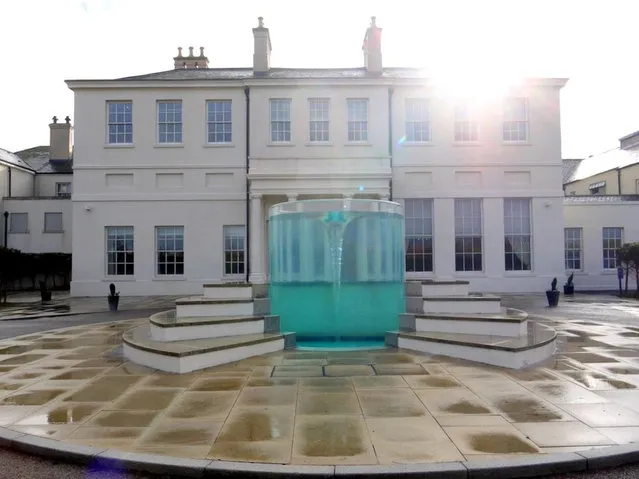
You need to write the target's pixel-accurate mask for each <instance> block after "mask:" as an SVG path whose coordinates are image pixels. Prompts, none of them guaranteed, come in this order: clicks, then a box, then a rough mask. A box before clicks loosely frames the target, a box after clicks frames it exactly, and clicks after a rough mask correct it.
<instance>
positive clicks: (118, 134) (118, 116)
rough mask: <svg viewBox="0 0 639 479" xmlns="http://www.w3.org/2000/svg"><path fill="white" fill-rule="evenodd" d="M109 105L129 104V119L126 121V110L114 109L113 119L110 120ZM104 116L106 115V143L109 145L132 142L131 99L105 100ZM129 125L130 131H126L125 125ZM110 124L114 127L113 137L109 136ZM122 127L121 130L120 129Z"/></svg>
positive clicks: (130, 143)
mask: <svg viewBox="0 0 639 479" xmlns="http://www.w3.org/2000/svg"><path fill="white" fill-rule="evenodd" d="M111 105H123V106H125V107H126V105H128V106H129V111H128V115H130V116H131V118H130V121H127V118H126V116H127V112H126V111H115V112H114V113H113V114H114V115H115V119H114V121H111ZM106 110H107V111H106V116H107V122H106V124H107V131H106V135H107V143H108V144H110V145H132V144H133V102H132V101H131V100H107V102H106ZM127 125H128V126H129V127H130V132H127V131H126V126H127ZM111 126H114V127H115V131H114V133H113V134H114V135H115V136H114V137H113V138H112V137H111ZM122 129H123V130H122Z"/></svg>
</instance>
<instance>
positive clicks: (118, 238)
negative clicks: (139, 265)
mask: <svg viewBox="0 0 639 479" xmlns="http://www.w3.org/2000/svg"><path fill="white" fill-rule="evenodd" d="M106 237H107V247H106V263H107V275H109V276H132V275H133V271H134V270H133V260H134V253H133V226H107V227H106Z"/></svg>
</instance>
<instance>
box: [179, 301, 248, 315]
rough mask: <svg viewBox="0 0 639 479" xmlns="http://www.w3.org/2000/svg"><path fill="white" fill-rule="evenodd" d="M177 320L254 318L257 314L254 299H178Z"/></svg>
mask: <svg viewBox="0 0 639 479" xmlns="http://www.w3.org/2000/svg"><path fill="white" fill-rule="evenodd" d="M175 311H176V313H175V314H176V316H177V318H195V317H211V316H253V315H255V314H259V313H256V311H255V305H254V304H253V300H252V299H245V298H227V299H210V298H204V297H202V296H193V297H190V298H182V299H178V300H177V301H176V302H175Z"/></svg>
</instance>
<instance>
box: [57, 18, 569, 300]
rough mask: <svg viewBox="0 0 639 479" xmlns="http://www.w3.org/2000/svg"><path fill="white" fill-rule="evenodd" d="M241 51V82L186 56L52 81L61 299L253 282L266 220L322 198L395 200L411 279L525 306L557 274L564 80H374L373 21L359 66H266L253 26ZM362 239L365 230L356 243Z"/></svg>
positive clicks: (386, 72) (265, 45) (385, 75)
mask: <svg viewBox="0 0 639 479" xmlns="http://www.w3.org/2000/svg"><path fill="white" fill-rule="evenodd" d="M253 35H254V54H253V66H252V67H251V68H209V66H208V59H207V57H206V56H205V55H204V51H203V49H200V51H199V54H197V53H194V52H193V49H192V48H190V49H189V53H188V54H187V55H184V54H183V52H182V49H180V50H179V53H178V56H176V57H175V58H174V59H173V60H174V68H173V69H172V70H168V71H163V72H158V73H150V74H145V75H140V76H134V77H126V78H119V79H115V80H69V81H67V84H68V86H69V88H70V89H72V90H73V91H74V94H75V119H76V131H75V151H74V193H73V225H74V231H75V232H74V236H73V281H72V294H73V295H75V296H94V295H103V294H105V291H106V290H107V285H108V283H109V282H116V283H117V284H118V289H119V290H121V291H122V294H126V295H152V294H191V293H198V292H199V291H200V289H201V285H202V283H204V282H209V281H213V280H239V279H241V280H250V281H252V282H255V283H265V282H268V280H269V270H268V263H269V262H268V246H267V245H268V240H269V238H268V208H269V207H270V206H272V205H274V204H277V203H280V202H285V201H293V200H304V199H320V198H360V197H361V198H376V199H384V200H392V201H397V202H400V203H401V204H402V205H403V206H404V208H405V216H406V221H405V228H406V268H407V269H406V271H407V273H406V274H407V278H409V279H420V278H424V279H426V278H434V277H437V278H440V279H442V278H461V279H468V280H470V282H471V289H473V290H475V291H504V292H506V291H510V292H528V291H543V290H544V289H546V287H547V285H548V284H549V283H550V281H551V280H552V278H553V277H555V276H560V275H563V274H564V267H563V265H564V251H563V248H562V247H561V245H562V244H563V241H562V239H563V224H564V219H563V191H562V161H561V135H560V101H559V93H560V90H561V88H562V87H563V85H564V84H565V82H566V80H564V79H527V80H525V81H523V82H521V84H519V85H516V86H513V87H511V88H510V89H509V90H508V91H506V92H505V93H504V95H503V96H492V97H486V98H468V97H460V96H458V95H456V94H454V92H450V91H446V90H445V89H442V88H441V87H440V86H439V85H437V84H436V83H434V82H433V80H432V79H430V78H428V77H427V76H426V75H424V73H423V72H422V71H420V70H418V69H411V68H387V67H383V66H382V54H381V52H382V50H381V29H380V28H379V27H378V26H377V25H376V24H375V19H374V18H373V20H372V22H371V25H370V27H369V28H368V29H367V31H366V34H365V40H364V47H363V52H364V65H365V66H364V67H361V68H346V69H298V68H274V67H272V66H271V64H270V53H271V41H270V35H269V30H268V29H267V28H266V27H265V26H264V25H263V22H262V20H261V19H260V23H259V25H258V26H257V27H256V28H254V29H253ZM377 234H379V232H378V231H367V230H364V231H362V232H361V235H362V236H361V238H362V244H366V241H368V239H367V238H373V237H375V235H377ZM358 237H359V236H358ZM552 244H556V245H558V247H557V248H549V247H548V245H552ZM290 248H291V251H296V253H295V254H301V255H303V254H304V250H303V248H304V245H294V244H292V245H290ZM291 254H293V253H291ZM362 256H365V255H362ZM362 260H364V259H362ZM358 261H359V260H358ZM302 267H303V268H305V267H306V266H302ZM308 267H312V266H308ZM299 277H300V278H303V277H304V271H300V272H299Z"/></svg>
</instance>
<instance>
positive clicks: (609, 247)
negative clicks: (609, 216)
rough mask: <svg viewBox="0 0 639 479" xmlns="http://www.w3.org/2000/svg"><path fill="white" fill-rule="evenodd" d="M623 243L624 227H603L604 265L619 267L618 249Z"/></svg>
mask: <svg viewBox="0 0 639 479" xmlns="http://www.w3.org/2000/svg"><path fill="white" fill-rule="evenodd" d="M622 244H623V228H604V229H603V267H604V269H615V268H616V267H617V250H618V249H619V248H621V245H622Z"/></svg>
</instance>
